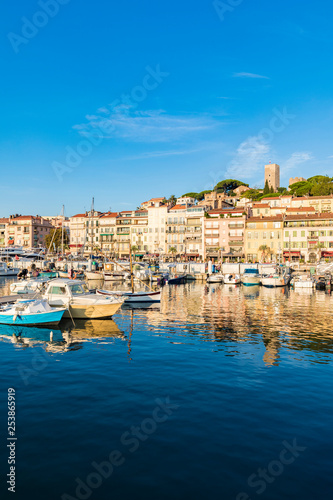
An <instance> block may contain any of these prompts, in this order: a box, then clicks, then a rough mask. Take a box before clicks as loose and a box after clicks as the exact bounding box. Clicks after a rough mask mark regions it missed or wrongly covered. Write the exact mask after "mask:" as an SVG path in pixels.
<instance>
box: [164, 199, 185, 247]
mask: <svg viewBox="0 0 333 500" xmlns="http://www.w3.org/2000/svg"><path fill="white" fill-rule="evenodd" d="M186 210H187V206H186V205H180V204H179V205H178V204H177V205H175V206H174V207H172V208H171V209H170V210H169V212H168V216H167V223H166V233H165V236H166V253H169V252H170V249H171V248H175V249H176V252H175V253H176V255H177V254H178V255H182V254H184V253H185V250H186V249H185V241H184V240H185V228H186Z"/></svg>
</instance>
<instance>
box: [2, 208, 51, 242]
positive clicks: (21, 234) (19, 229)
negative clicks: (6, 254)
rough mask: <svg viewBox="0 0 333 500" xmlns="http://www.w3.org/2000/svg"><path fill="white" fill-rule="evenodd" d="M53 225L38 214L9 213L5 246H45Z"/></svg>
mask: <svg viewBox="0 0 333 500" xmlns="http://www.w3.org/2000/svg"><path fill="white" fill-rule="evenodd" d="M51 229H53V225H52V224H51V223H50V222H49V221H48V220H45V219H43V218H42V217H40V216H39V215H36V216H33V215H11V216H10V217H9V220H8V223H7V224H6V228H5V246H14V245H15V246H22V247H24V248H45V236H47V235H48V234H49V233H50V231H51Z"/></svg>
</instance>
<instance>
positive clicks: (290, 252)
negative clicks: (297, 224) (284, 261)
mask: <svg viewBox="0 0 333 500" xmlns="http://www.w3.org/2000/svg"><path fill="white" fill-rule="evenodd" d="M289 254H290V255H301V252H299V251H296V250H290V251H289V250H284V251H283V255H289Z"/></svg>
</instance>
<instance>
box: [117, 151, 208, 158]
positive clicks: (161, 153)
mask: <svg viewBox="0 0 333 500" xmlns="http://www.w3.org/2000/svg"><path fill="white" fill-rule="evenodd" d="M202 150H203V148H198V149H188V150H179V151H173V150H171V151H147V152H144V153H141V154H138V155H134V156H128V157H125V158H122V159H123V160H145V159H149V158H163V157H166V156H181V155H190V154H193V153H198V152H199V151H202Z"/></svg>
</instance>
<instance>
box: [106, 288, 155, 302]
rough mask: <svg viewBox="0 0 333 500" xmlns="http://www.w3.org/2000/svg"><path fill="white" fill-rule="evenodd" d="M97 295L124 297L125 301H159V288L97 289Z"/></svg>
mask: <svg viewBox="0 0 333 500" xmlns="http://www.w3.org/2000/svg"><path fill="white" fill-rule="evenodd" d="M96 293H97V294H98V295H104V296H108V297H110V296H111V297H112V296H113V297H124V299H125V302H126V303H128V302H161V290H157V291H156V292H153V291H150V292H121V291H111V290H97V291H96Z"/></svg>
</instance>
